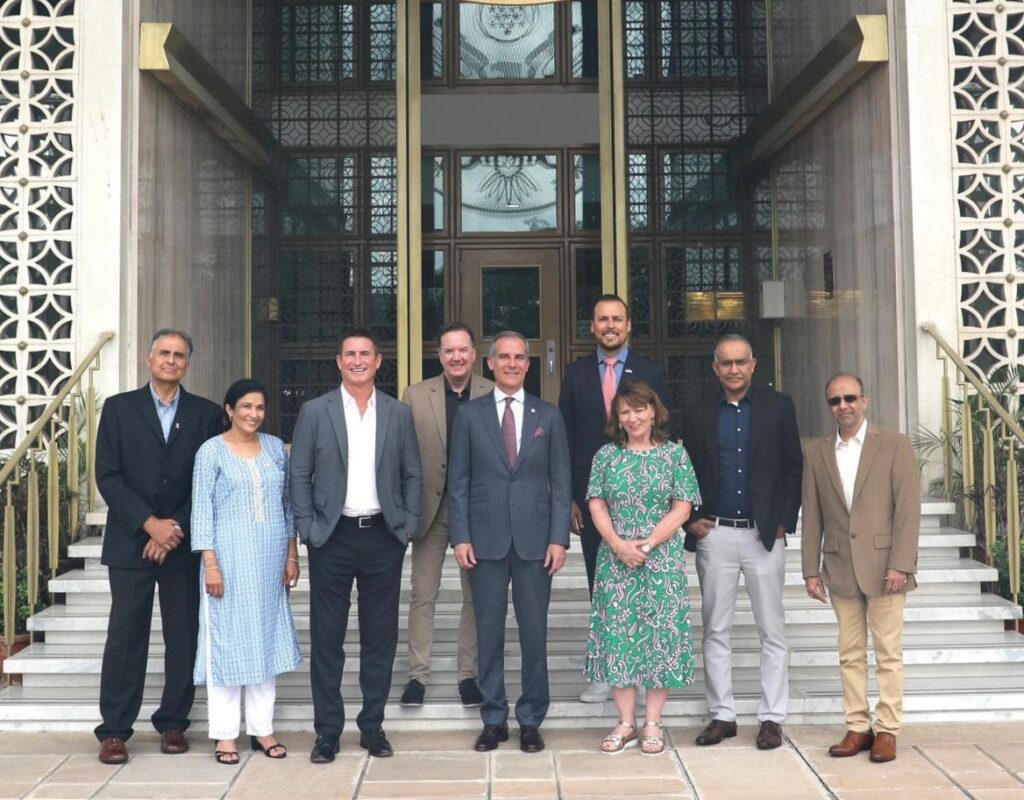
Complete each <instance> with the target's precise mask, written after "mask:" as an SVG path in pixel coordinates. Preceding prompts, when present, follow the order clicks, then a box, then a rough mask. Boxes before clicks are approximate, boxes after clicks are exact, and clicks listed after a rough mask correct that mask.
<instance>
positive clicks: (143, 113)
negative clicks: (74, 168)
mask: <svg viewBox="0 0 1024 800" xmlns="http://www.w3.org/2000/svg"><path fill="white" fill-rule="evenodd" d="M245 7H246V3H245V2H235V0H231V2H220V0H218V2H216V3H210V2H206V1H205V0H193V2H184V1H183V0H178V1H177V2H175V1H173V0H152V1H150V0H144V1H143V3H142V9H141V13H142V15H143V19H144V20H149V21H166V22H173V23H175V24H179V25H181V27H182V30H183V32H184V34H185V35H186V36H187V37H188V38H189V40H190V41H191V42H192V43H193V44H194V45H195V46H196V47H198V48H199V50H200V51H201V52H203V53H204V55H206V56H207V58H208V59H209V60H210V61H211V62H212V63H214V64H215V65H217V66H218V68H220V69H222V70H223V72H222V74H223V75H224V77H225V78H226V79H227V80H228V81H229V82H230V83H231V84H232V85H233V86H234V87H235V88H236V90H239V91H243V90H244V82H245V76H244V60H243V62H242V63H243V68H242V70H241V71H238V70H237V65H238V63H239V62H238V61H237V58H238V52H239V51H238V50H237V48H236V46H235V44H237V45H238V47H241V48H242V52H244V48H245V47H246V46H247V45H246V44H245V40H246V38H247V34H246V29H247V19H246V14H245ZM232 43H235V44H232ZM137 109H138V116H139V121H138V185H137V200H136V208H137V214H138V222H137V272H136V285H137V289H136V304H137V305H136V312H135V318H136V326H137V327H136V329H137V331H138V338H139V347H138V351H137V358H136V363H137V365H138V369H139V375H140V376H143V377H144V376H145V375H146V369H145V363H144V361H145V356H146V353H147V349H148V348H147V345H148V341H149V336H150V335H151V333H152V332H153V331H154V330H156V329H158V328H160V327H164V326H171V327H180V328H182V329H184V330H186V331H189V332H190V333H191V334H192V336H193V338H194V340H195V346H196V352H195V355H194V357H193V361H192V368H191V372H190V374H189V377H188V380H187V381H186V384H187V385H188V387H189V389H190V390H192V391H196V392H199V393H200V394H203V395H206V396H207V397H210V398H212V399H214V400H216V401H218V402H219V400H220V398H222V397H223V394H224V390H225V388H226V387H227V384H228V383H229V382H230V381H231V380H233V379H235V378H238V377H241V376H243V375H244V374H246V371H247V369H248V363H247V362H248V353H247V345H246V342H247V339H248V335H247V331H246V305H247V295H246V279H247V277H246V276H247V271H248V267H247V259H248V247H249V236H248V224H247V197H248V191H249V179H250V168H249V166H248V165H247V164H246V163H245V162H244V161H243V160H242V159H241V158H240V157H239V156H238V155H237V154H236V153H235V152H234V151H233V150H232V149H231V148H230V147H228V145H226V144H225V143H224V142H223V141H222V140H221V139H220V138H218V137H217V135H216V134H214V133H213V131H212V130H211V129H210V128H209V127H207V126H206V125H205V124H204V123H203V122H202V121H201V120H200V119H199V117H197V116H196V115H195V114H194V113H193V112H191V111H190V110H188V109H187V108H185V107H183V106H182V105H181V104H179V103H178V102H177V100H176V99H175V98H174V97H173V96H172V95H171V94H170V93H169V92H168V91H167V89H165V88H164V87H163V86H162V85H160V84H159V83H158V82H157V81H155V80H154V79H152V78H150V77H149V76H145V75H143V76H140V80H139V86H138V101H137Z"/></svg>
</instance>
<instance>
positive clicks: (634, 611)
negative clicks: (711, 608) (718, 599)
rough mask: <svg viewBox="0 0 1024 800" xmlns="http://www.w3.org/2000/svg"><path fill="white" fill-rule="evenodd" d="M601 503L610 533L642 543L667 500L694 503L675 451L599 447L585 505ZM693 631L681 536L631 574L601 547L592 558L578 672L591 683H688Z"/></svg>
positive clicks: (685, 460) (688, 469) (682, 455)
mask: <svg viewBox="0 0 1024 800" xmlns="http://www.w3.org/2000/svg"><path fill="white" fill-rule="evenodd" d="M591 497H601V498H603V499H604V501H605V502H606V503H607V504H608V511H609V513H610V516H611V519H612V524H613V525H614V526H615V532H616V533H617V534H618V535H619V536H621V537H622V538H624V539H644V538H646V537H647V536H648V535H649V534H650V532H651V531H652V530H653V529H654V527H655V526H656V525H657V524H658V522H660V521H661V519H662V517H664V516H665V514H667V513H668V511H669V509H670V508H671V505H672V501H673V500H677V499H678V500H687V501H689V502H691V503H694V504H695V505H699V504H700V490H699V489H698V486H697V478H696V476H695V475H694V473H693V467H692V465H691V464H690V457H689V455H687V453H686V450H685V448H683V447H682V445H679V444H676V443H674V442H666V443H665V444H662V445H659V446H657V447H655V448H652V449H650V450H629V449H626V448H622V447H619V446H618V445H616V444H606V445H605V446H604V447H602V448H601V449H600V450H598V451H597V454H596V455H595V456H594V463H593V466H592V467H591V470H590V485H589V487H588V488H587V498H588V499H589V498H591ZM693 668H694V662H693V631H692V628H691V626H690V591H689V587H688V586H687V582H686V562H685V550H684V549H683V537H682V535H676V536H673V537H672V538H671V539H669V540H668V541H666V542H663V543H662V544H660V545H658V546H657V547H655V548H654V549H653V550H652V551H651V553H650V555H648V556H647V560H646V561H645V562H644V564H643V566H641V567H638V568H636V569H631V568H629V567H627V566H626V565H625V564H623V563H622V562H621V561H619V560H618V559H617V558H615V556H614V555H613V554H612V551H611V549H610V548H609V547H608V545H607V544H606V543H604V542H602V543H601V547H600V549H599V550H598V553H597V572H596V574H595V578H594V600H593V606H592V612H591V617H590V635H589V637H588V640H587V660H586V667H585V672H586V675H587V678H588V679H589V680H591V681H603V682H604V683H607V684H609V685H611V686H641V687H645V688H649V689H660V688H668V687H672V686H687V685H689V684H690V683H691V682H692V681H693Z"/></svg>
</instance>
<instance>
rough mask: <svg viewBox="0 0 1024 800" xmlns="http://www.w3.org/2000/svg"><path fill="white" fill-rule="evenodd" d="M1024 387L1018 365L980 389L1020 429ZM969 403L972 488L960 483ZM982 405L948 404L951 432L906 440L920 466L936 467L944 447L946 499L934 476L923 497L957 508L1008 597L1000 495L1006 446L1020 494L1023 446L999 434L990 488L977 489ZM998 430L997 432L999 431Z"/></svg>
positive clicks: (921, 433)
mask: <svg viewBox="0 0 1024 800" xmlns="http://www.w3.org/2000/svg"><path fill="white" fill-rule="evenodd" d="M1022 383H1024V365H1017V366H1016V368H1015V369H1013V370H1011V369H1009V368H1007V367H1002V368H1000V369H998V370H996V371H995V372H994V373H993V374H992V376H991V377H990V378H989V379H988V380H987V381H985V384H986V388H988V390H989V391H990V392H991V393H992V394H993V396H994V397H995V398H996V399H997V400H998V401H999V403H1000V404H1001V405H1002V406H1003V408H1005V409H1007V410H1008V411H1009V412H1010V414H1011V415H1012V416H1013V418H1014V419H1015V421H1016V422H1017V424H1018V425H1020V426H1021V427H1024V404H1022V403H1021V396H1020V394H1019V392H1020V387H1021V385H1022ZM968 403H969V404H970V412H971V414H970V419H971V433H972V444H973V455H974V484H973V485H971V486H965V485H964V476H963V471H962V470H963V431H964V422H965V417H966V411H967V410H968V405H967V404H968ZM982 408H984V405H983V403H982V401H981V398H980V397H979V396H978V395H976V394H972V395H970V396H969V397H968V398H967V399H966V400H962V399H955V398H954V399H951V400H950V416H951V417H952V430H950V431H948V432H947V431H939V432H938V433H936V432H934V431H930V430H928V429H927V428H920V429H919V430H918V432H917V434H916V435H914V436H912V437H911V439H912V441H913V443H914V447H915V448H916V450H917V452H918V455H919V458H920V460H921V461H922V462H932V463H939V464H941V463H942V460H943V453H944V451H945V448H946V447H947V444H948V447H949V449H950V450H951V452H952V454H953V464H952V475H951V482H950V484H951V485H950V494H949V496H948V497H947V495H946V488H945V481H944V479H943V478H937V479H935V480H933V481H932V482H931V484H930V485H929V487H928V493H929V494H930V495H931V496H932V497H939V498H943V499H949V500H952V501H954V502H955V503H956V504H957V507H958V510H959V513H960V516H961V520H960V521H961V522H962V524H963V525H964V526H965V527H966V528H967V529H968V530H972V531H974V532H975V534H976V536H977V541H978V547H979V548H980V549H981V551H982V552H983V553H984V557H985V558H986V559H987V560H988V562H989V563H990V564H992V565H993V566H995V567H997V568H998V570H999V586H1000V592H1001V593H1002V594H1003V596H1004V597H1010V591H1009V586H1010V581H1009V573H1008V570H1007V559H1006V520H1007V517H1006V491H1007V484H1008V481H1007V477H1008V474H1009V456H1010V448H1011V447H1015V448H1017V450H1016V456H1017V481H1018V486H1020V487H1021V489H1022V490H1024V448H1021V447H1020V446H1019V445H1018V444H1017V443H1016V440H1013V441H1008V440H1007V439H1005V438H1003V437H1002V436H999V435H997V436H996V437H995V447H994V456H995V483H994V484H993V485H992V486H990V487H987V488H986V487H984V486H983V485H982V474H983V473H982V468H983V464H984V451H983V448H984V437H985V428H986V415H985V414H984V413H983V412H982V411H981V409H982ZM998 421H999V419H998V417H996V416H995V414H992V424H993V428H995V427H996V423H997V422H998ZM1001 429H1002V428H1000V430H1001ZM986 492H988V495H989V497H990V498H991V499H992V501H993V502H994V504H995V509H996V530H995V542H996V543H995V546H994V547H993V548H992V552H990V553H985V541H986V537H985V529H984V526H985V519H984V515H983V503H984V501H985V496H986ZM965 500H970V501H972V503H973V506H974V513H973V515H972V517H971V519H965V518H964V514H965V510H964V509H965V506H964V501H965ZM1016 514H1017V518H1018V519H1020V518H1022V517H1024V491H1022V502H1021V505H1020V506H1019V507H1018V508H1017V511H1016Z"/></svg>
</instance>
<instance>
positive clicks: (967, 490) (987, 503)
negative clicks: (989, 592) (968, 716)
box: [921, 322, 1024, 602]
mask: <svg viewBox="0 0 1024 800" xmlns="http://www.w3.org/2000/svg"><path fill="white" fill-rule="evenodd" d="M921 330H923V331H924V332H925V333H927V334H928V335H929V336H931V337H932V339H934V340H935V343H936V345H937V347H938V352H937V357H938V358H940V359H942V364H943V366H942V402H943V409H942V428H943V434H944V435H943V470H944V474H943V486H944V488H945V492H946V496H947V498H948V499H954V498H953V497H952V486H953V480H952V475H953V463H952V461H953V448H952V435H953V430H952V411H951V408H950V404H951V402H952V393H951V391H950V386H949V382H950V378H949V372H948V370H947V368H946V365H947V363H952V364H953V365H954V367H955V368H956V371H957V373H959V376H960V378H961V379H962V380H960V381H958V383H959V384H960V386H961V387H963V382H964V381H966V382H967V383H968V384H970V386H971V387H972V388H973V389H974V391H975V392H976V393H977V395H976V396H977V397H978V398H979V400H980V402H979V403H978V405H979V406H980V407H979V408H977V409H975V408H974V407H973V406H972V403H971V401H970V398H969V397H965V398H964V403H963V406H962V414H961V420H960V437H961V441H960V447H961V454H960V467H961V477H962V479H963V497H962V503H963V514H964V520H965V522H966V523H967V524H968V525H970V524H972V523H973V521H974V516H975V513H976V512H977V509H976V508H975V500H974V497H972V495H971V491H972V490H976V489H977V488H978V487H977V483H976V480H975V478H976V467H977V466H978V465H977V464H976V460H975V451H974V448H975V440H974V425H975V415H978V414H980V415H981V418H980V420H979V421H980V424H981V465H980V466H981V483H982V485H981V520H982V527H983V529H984V534H985V558H986V559H987V560H991V554H992V549H993V545H995V543H996V541H997V533H998V524H999V519H998V511H997V509H996V491H995V489H996V486H997V483H998V480H999V478H998V474H997V473H998V471H997V466H996V442H997V440H1000V441H1003V442H1004V443H1005V445H1006V455H1005V464H1004V470H1003V471H1004V473H1005V481H1006V562H1007V572H1008V578H1009V584H1010V594H1011V596H1012V597H1013V600H1014V602H1016V601H1017V599H1018V597H1019V596H1020V586H1021V555H1020V547H1021V518H1020V516H1021V515H1020V485H1019V475H1018V468H1017V463H1018V454H1017V448H1019V447H1024V429H1022V428H1021V426H1020V424H1019V423H1018V422H1017V420H1016V419H1015V418H1014V416H1013V415H1012V414H1011V413H1010V412H1009V411H1008V410H1007V409H1006V407H1005V406H1004V405H1003V404H1002V403H1000V402H999V400H998V398H996V397H995V395H993V394H992V392H991V391H989V388H988V387H987V386H986V385H985V384H984V382H983V381H982V380H981V379H980V378H979V376H978V374H977V373H976V371H975V370H974V369H972V368H971V367H970V365H968V364H967V362H966V361H964V360H963V359H962V358H961V357H960V354H959V353H957V352H956V350H954V349H953V348H952V347H951V346H950V344H949V343H948V342H947V341H946V340H945V339H944V338H943V336H942V334H941V333H939V331H938V329H937V328H936V327H935V325H934V324H932V323H930V322H926V323H923V324H922V325H921ZM994 417H995V418H997V419H998V421H995V420H994V419H993V418H994ZM999 426H1002V428H1003V431H1005V433H997V429H998V428H999Z"/></svg>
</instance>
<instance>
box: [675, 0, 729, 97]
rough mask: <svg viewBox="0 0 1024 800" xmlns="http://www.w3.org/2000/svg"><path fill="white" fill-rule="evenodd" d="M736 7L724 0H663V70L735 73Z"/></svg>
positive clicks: (682, 73)
mask: <svg viewBox="0 0 1024 800" xmlns="http://www.w3.org/2000/svg"><path fill="white" fill-rule="evenodd" d="M734 14H735V10H734V8H733V4H732V3H723V2H722V0H688V2H686V3H680V2H679V0H663V2H662V3H661V9H660V13H659V17H660V19H659V24H660V26H661V53H660V62H661V74H662V76H663V77H666V78H690V77H699V76H707V75H735V74H736V73H737V71H738V69H739V59H738V57H737V56H738V54H737V52H736V27H735V18H734Z"/></svg>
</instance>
